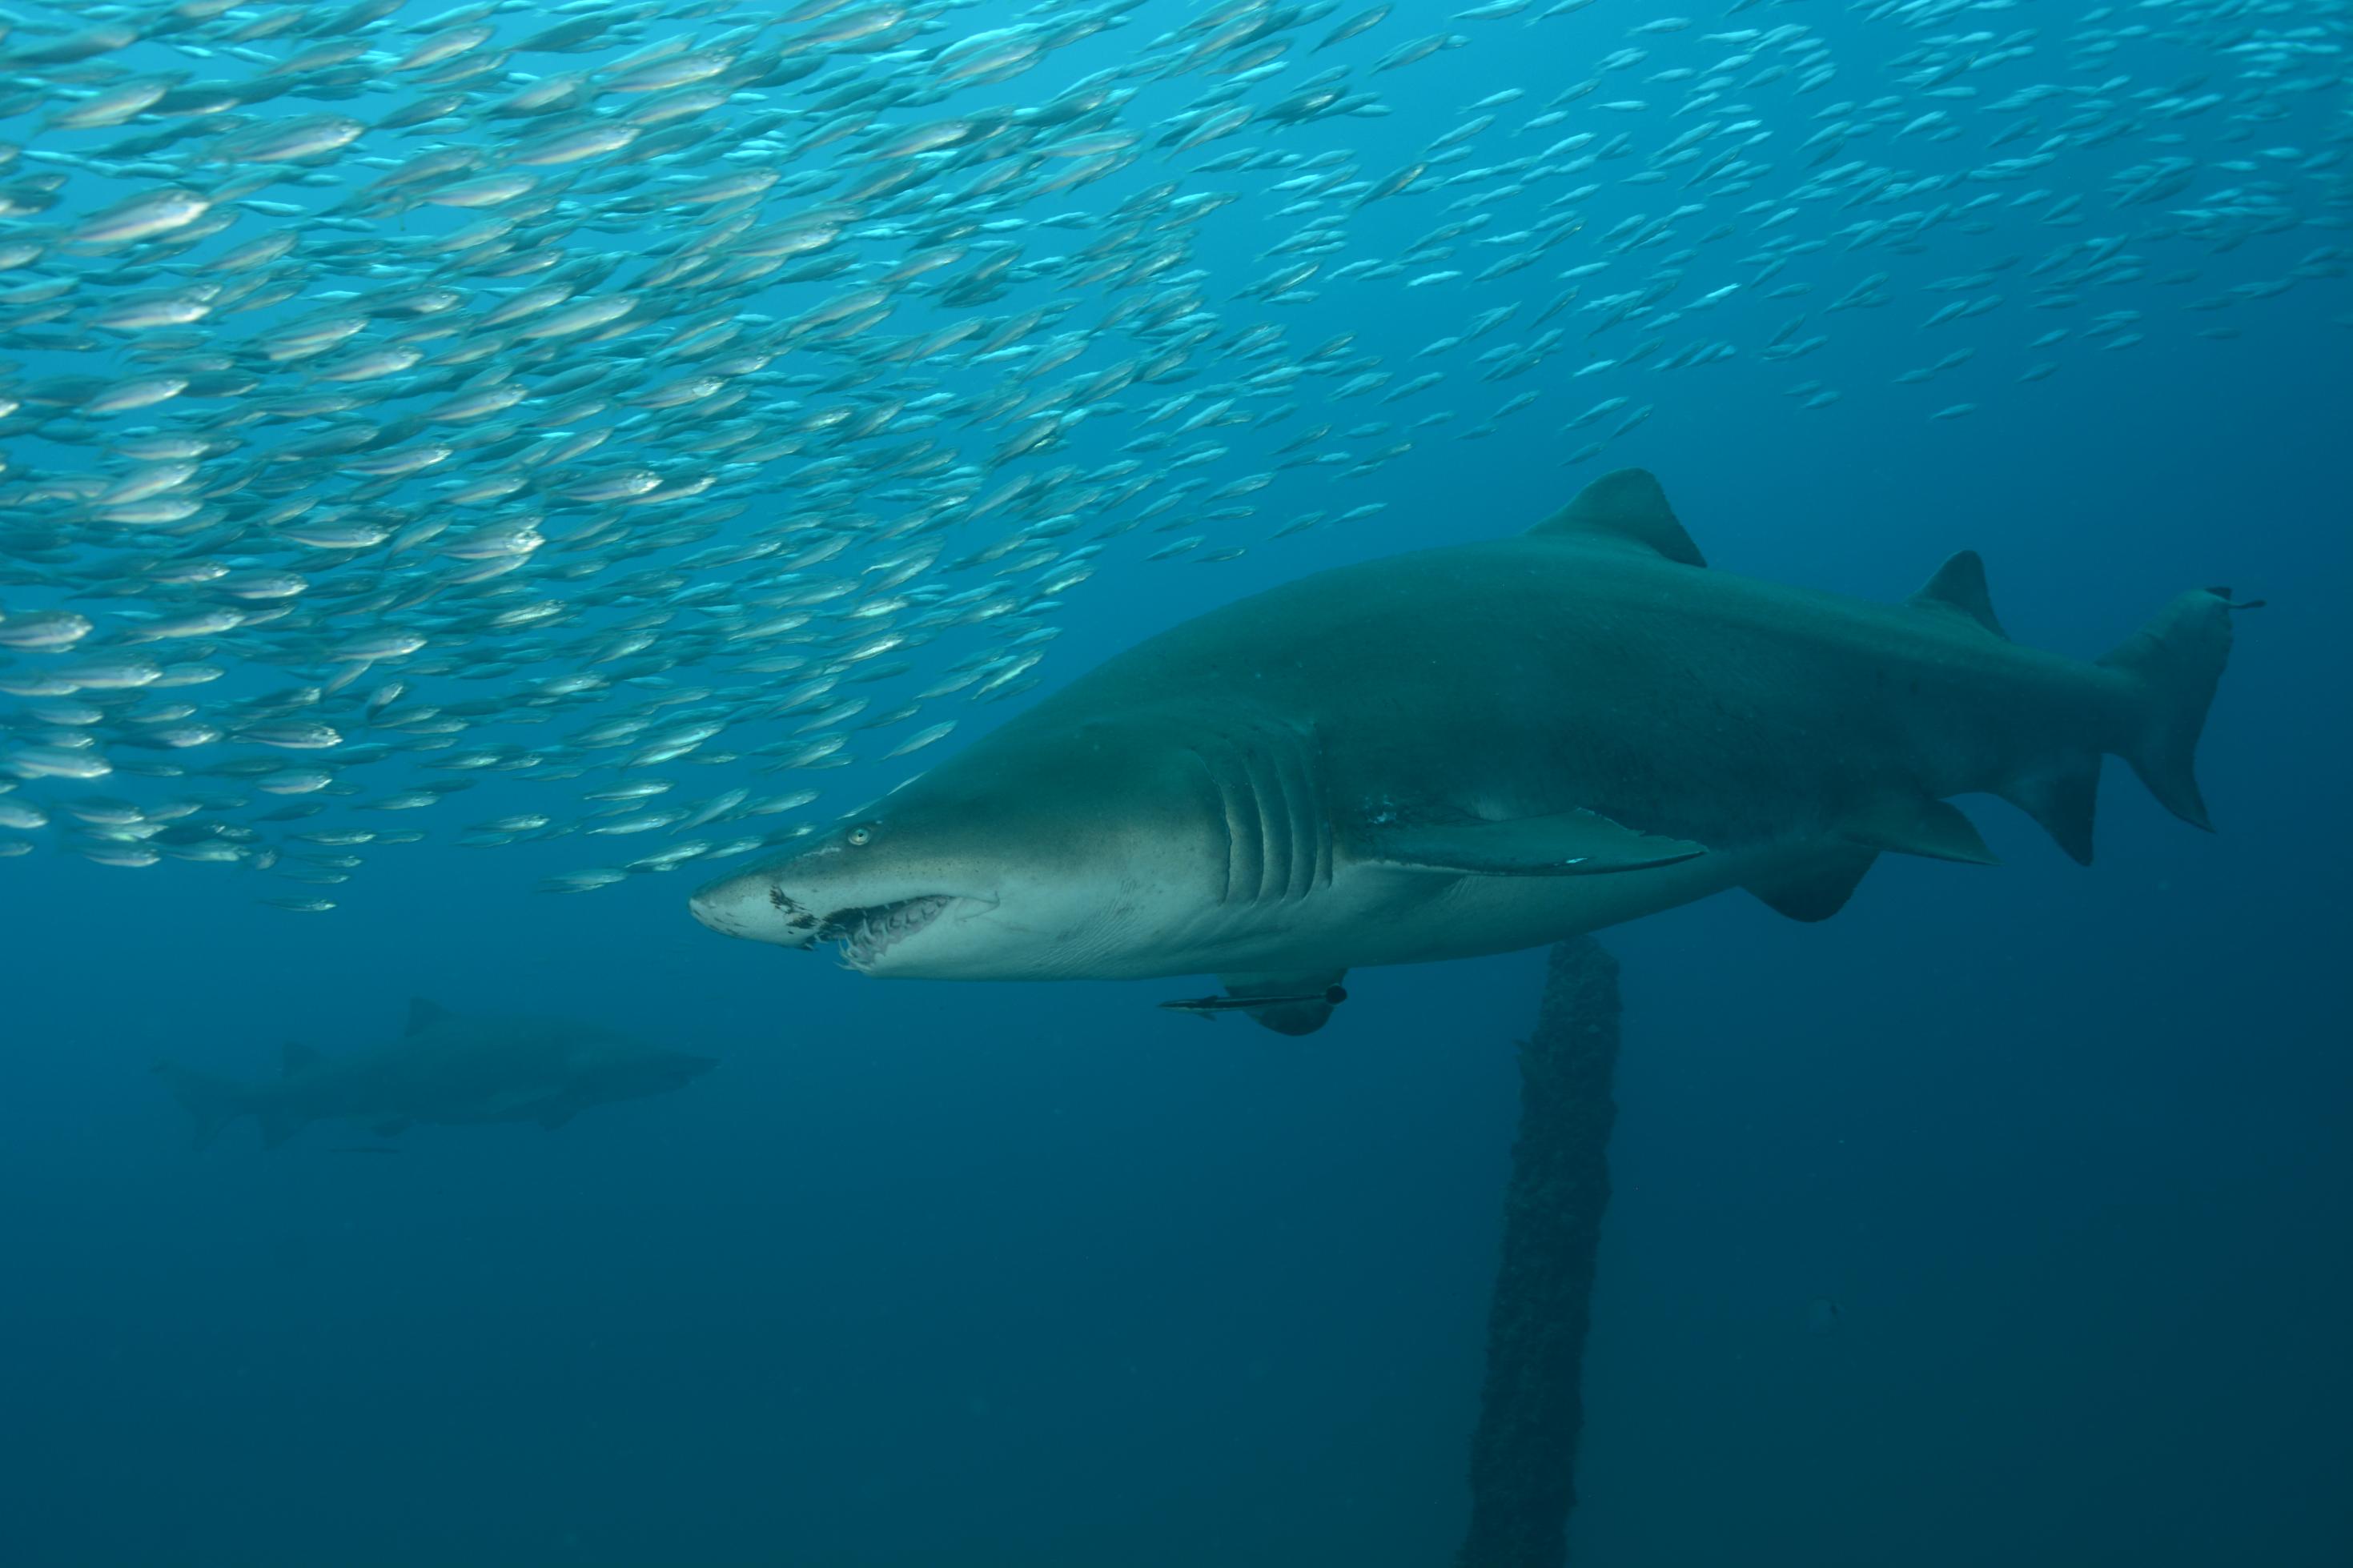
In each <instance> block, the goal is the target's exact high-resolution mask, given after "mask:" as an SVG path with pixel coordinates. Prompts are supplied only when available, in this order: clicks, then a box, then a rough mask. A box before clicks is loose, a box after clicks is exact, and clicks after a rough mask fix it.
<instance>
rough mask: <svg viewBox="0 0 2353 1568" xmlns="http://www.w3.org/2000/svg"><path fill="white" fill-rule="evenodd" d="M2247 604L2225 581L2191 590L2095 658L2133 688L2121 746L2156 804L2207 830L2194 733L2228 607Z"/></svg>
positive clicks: (2218, 670) (2220, 659) (2202, 717)
mask: <svg viewBox="0 0 2353 1568" xmlns="http://www.w3.org/2000/svg"><path fill="white" fill-rule="evenodd" d="M2247 608H2253V606H2252V605H2233V604H2232V603H2231V594H2230V590H2229V589H2227V588H2200V589H2194V590H2192V591H2191V592H2189V593H2187V594H2184V595H2180V596H2179V598H2177V599H2175V600H2174V601H2173V602H2172V603H2171V604H2169V605H2166V606H2165V608H2163V609H2162V610H2159V611H2158V613H2157V616H2156V617H2155V618H2154V619H2152V620H2151V621H2150V622H2149V623H2148V624H2147V626H2143V627H2141V629H2140V630H2138V631H2137V632H2135V633H2133V635H2132V636H2130V637H2126V639H2125V640H2124V642H2123V643H2122V644H2120V645H2119V646H2118V647H2116V650H2115V651H2114V652H2112V653H2110V654H2108V655H2107V656H2106V657H2105V658H2102V659H2101V660H2100V663H2101V664H2102V665H2104V666H2105V667H2106V668H2109V669H2113V670H2115V671H2116V673H2117V674H2119V675H2122V676H2124V677H2126V679H2129V680H2130V681H2132V682H2133V684H2134V685H2135V686H2136V687H2137V689H2138V695H2139V698H2140V719H2139V725H2138V728H2137V732H2135V733H2134V734H2132V735H2130V736H2128V737H2127V738H2126V741H2125V742H2124V744H2123V745H2122V746H2121V747H2119V748H2118V750H2119V752H2120V753H2121V754H2122V756H2123V757H2124V759H2125V761H2126V762H2128V763H2131V764H2132V769H2133V772H2135V773H2138V774H2139V775H2140V782H2141V783H2143V784H2147V786H2148V792H2149V794H2151V795H2155V796H2157V801H2158V805H2162V806H2163V807H2165V809H2166V810H2168V811H2169V812H2171V813H2173V815H2174V816H2178V817H2179V818H2181V820H2182V821H2184V822H2187V823H2189V825H2190V826H2193V827H2202V828H2205V829H2206V830H2207V831H2209V832H2211V831H2213V827H2214V824H2213V821H2212V820H2211V818H2210V817H2208V816H2207V815H2206V801H2205V797H2204V796H2203V795H2200V794H2199V793H2198V775H2197V773H2196V771H2195V763H2196V762H2197V754H2198V735H2199V732H2200V731H2202V730H2203V729H2205V727H2206V709H2207V707H2208V705H2209V704H2211V702H2212V701H2213V700H2214V687H2215V685H2216V683H2217V682H2219V681H2220V680H2221V679H2222V666H2223V664H2224V663H2225V662H2226V661H2227V660H2228V659H2229V658H2230V657H2231V612H2232V610H2233V609H2247Z"/></svg>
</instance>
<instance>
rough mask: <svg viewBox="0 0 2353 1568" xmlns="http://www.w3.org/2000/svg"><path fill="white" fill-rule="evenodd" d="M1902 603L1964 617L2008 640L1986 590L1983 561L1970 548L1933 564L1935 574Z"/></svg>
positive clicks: (1938, 612) (2008, 637)
mask: <svg viewBox="0 0 2353 1568" xmlns="http://www.w3.org/2000/svg"><path fill="white" fill-rule="evenodd" d="M1905 604H1907V605H1911V606H1912V607H1913V608H1914V609H1915V610H1929V611H1933V612H1935V613H1936V614H1937V615H1940V616H1950V615H1961V616H1968V618H1969V619H1970V620H1973V621H1975V622H1976V623H1977V624H1978V625H1979V626H1983V627H1984V628H1985V629H1986V630H1988V631H1989V632H1991V633H1992V634H1993V635H1994V636H1996V637H2000V638H2001V640H2002V641H2004V642H2008V641H2009V640H2010V634H2009V633H2008V632H2006V631H2003V630H2002V629H2001V622H2000V620H1999V619H1997V618H1996V617H1995V616H1994V613H1993V595H1991V594H1989V593H1988V592H1987V591H1986V578H1985V562H1984V561H1983V560H1981V559H1979V558H1978V552H1976V551H1974V550H1964V551H1962V552H1960V553H1959V554H1958V555H1956V556H1954V557H1953V558H1952V559H1951V560H1949V561H1947V562H1946V563H1944V564H1943V565H1942V566H1939V567H1937V568H1936V575H1935V576H1934V577H1931V578H1929V579H1928V581H1927V583H1926V585H1924V586H1923V587H1922V588H1921V590H1920V591H1919V592H1918V593H1916V594H1915V595H1912V596H1911V597H1910V598H1909V599H1906V600H1905Z"/></svg>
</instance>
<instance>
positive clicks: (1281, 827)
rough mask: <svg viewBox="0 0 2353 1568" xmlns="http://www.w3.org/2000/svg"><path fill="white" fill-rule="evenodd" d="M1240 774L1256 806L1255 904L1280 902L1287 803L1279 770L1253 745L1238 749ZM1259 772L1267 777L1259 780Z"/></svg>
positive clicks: (1286, 869) (1287, 885)
mask: <svg viewBox="0 0 2353 1568" xmlns="http://www.w3.org/2000/svg"><path fill="white" fill-rule="evenodd" d="M1241 759H1242V775H1243V777H1244V778H1246V779H1248V780H1249V781H1250V799H1251V802H1252V803H1253V804H1254V805H1257V807H1258V831H1259V845H1260V854H1259V873H1258V875H1259V880H1258V896H1259V901H1260V902H1261V903H1265V902H1280V901H1281V900H1284V899H1287V898H1288V897H1290V895H1291V872H1292V864H1291V855H1292V833H1291V802H1290V800H1289V798H1288V796H1287V795H1286V794H1285V792H1284V790H1283V787H1282V784H1283V779H1282V766H1281V764H1280V763H1278V762H1276V760H1275V759H1274V757H1273V756H1272V755H1271V754H1270V753H1268V752H1265V751H1262V750H1261V748H1259V747H1256V746H1244V747H1243V748H1241ZM1261 769H1263V770H1264V771H1265V772H1266V773H1268V774H1269V775H1270V776H1269V777H1268V778H1266V779H1265V780H1263V781H1261V779H1260V777H1259V773H1260V772H1261Z"/></svg>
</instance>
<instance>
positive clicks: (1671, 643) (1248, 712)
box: [975, 531, 2110, 847]
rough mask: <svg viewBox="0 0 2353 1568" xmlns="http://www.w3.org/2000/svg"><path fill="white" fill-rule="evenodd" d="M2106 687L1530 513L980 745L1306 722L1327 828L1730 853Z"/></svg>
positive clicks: (1912, 624) (1361, 579)
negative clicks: (1386, 827) (1419, 821)
mask: <svg viewBox="0 0 2353 1568" xmlns="http://www.w3.org/2000/svg"><path fill="white" fill-rule="evenodd" d="M2109 696H2110V693H2109V692H2108V690H2107V687H2106V686H2105V685H2104V683H2103V679H2102V672H2100V671H2099V670H2097V669H2095V668H2094V667H2092V666H2089V665H2086V664H2082V663H2078V662H2075V661H2072V660H2067V659H2063V658H2055V657H2052V656H2050V655H2046V654H2042V653H2038V652H2035V651H2033V650H2031V649H2026V648H2021V647H2018V646H2017V645H2016V644H2014V643H2011V642H2010V641H2009V640H2008V639H2007V638H2005V637H2002V636H2000V633H1999V631H1998V630H1989V628H1988V627H1987V626H1985V625H1981V624H1979V623H1978V621H1976V620H1974V619H1972V618H1971V617H1970V616H1968V615H1965V614H1957V613H1951V612H1950V611H1949V609H1948V607H1947V606H1944V605H1937V604H1928V605H1873V604H1869V603H1865V602H1862V601H1858V600H1853V599H1848V598H1844V597H1841V596H1839V595H1830V594H1822V593H1817V592H1811V591H1809V590H1805V589H1799V588H1789V587H1784V586H1780V585H1778V584H1767V583H1761V582H1757V581H1755V580H1753V579H1748V578H1744V577H1740V576H1737V575H1735V574H1727V573H1722V572H1717V571H1715V570H1712V569H1710V568H1707V567H1705V566H1702V565H1698V564H1694V563H1688V562H1685V561H1679V560H1674V559H1671V558H1669V557H1668V556H1665V555H1662V554H1660V553H1658V552H1656V551H1655V550H1654V549H1652V548H1651V547H1649V546H1647V545H1646V544H1644V543H1642V542H1640V541H1635V540H1629V539H1626V538H1623V537H1620V536H1615V535H1610V534H1598V533H1593V532H1589V531H1536V532H1534V533H1529V534H1525V535H1521V536H1518V537H1514V538H1507V539H1502V540H1495V541H1490V542H1479V543H1472V544H1463V545H1456V546H1451V547H1446V548H1441V549H1437V550H1430V551H1424V552H1418V553H1415V554H1409V555H1404V556H1398V557H1392V558H1389V559H1385V560H1380V561H1374V562H1368V563H1363V564H1360V565H1353V566H1347V567H1342V568H1337V569H1335V570H1333V571H1329V572H1324V573H1322V574H1317V575H1315V576H1313V577H1309V578H1306V579H1303V580H1302V581H1300V582H1297V583H1293V584H1287V585H1285V586H1282V587H1280V588H1276V589H1273V590H1271V591H1270V592H1268V593H1265V594H1261V595H1257V596H1255V597H1252V598H1250V599H1245V600H1242V601H1240V602H1238V603H1236V604H1233V605H1227V606H1225V607H1223V608H1221V609H1219V610H1215V611H1212V612H1210V613H1209V614H1208V615H1205V616H1200V617H1198V619H1195V620H1193V621H1189V622H1187V623H1186V624H1185V625H1183V626H1177V627H1176V628H1174V629H1173V630H1171V631H1169V632H1166V633H1164V634H1162V635H1160V636H1159V637H1155V638H1152V639H1151V640H1149V641H1147V642H1145V643H1143V644H1141V645H1139V646H1138V647H1135V648H1133V649H1131V650H1129V651H1128V652H1127V653H1125V654H1123V655H1121V656H1119V657H1117V658H1113V659H1111V660H1110V661H1108V662H1107V663H1105V664H1103V666H1101V667H1100V668H1097V669H1095V670H1093V671H1092V672H1091V673H1089V674H1088V675H1086V676H1083V677H1082V678H1081V679H1078V680H1076V681H1074V682H1072V683H1071V686H1069V687H1068V688H1066V689H1064V690H1063V691H1061V692H1060V693H1058V694H1057V695H1056V696H1054V697H1052V698H1050V699H1049V700H1046V701H1044V702H1042V703H1040V704H1039V706H1038V707H1037V708H1035V709H1033V710H1031V711H1030V712H1029V713H1028V714H1027V715H1025V716H1023V717H1022V718H1021V719H1019V720H1017V721H1014V722H1013V723H1010V724H1008V725H1007V726H1006V727H1005V728H1004V729H1003V730H1001V731H997V734H995V735H994V736H992V737H990V738H989V740H988V741H987V742H983V744H984V745H985V746H989V747H1001V748H1003V754H1004V756H1005V758H1006V760H1007V762H1008V764H1009V763H1012V762H1013V760H1014V759H1015V758H1016V757H1017V756H1018V754H1019V753H1020V752H1022V751H1023V750H1024V749H1025V748H1026V747H1027V745H1028V744H1029V740H1030V738H1031V737H1034V736H1037V735H1039V734H1040V733H1046V732H1052V731H1061V730H1066V729H1068V728H1069V727H1070V726H1071V725H1074V724H1078V723H1083V722H1088V721H1097V720H1100V719H1102V718H1103V717H1104V716H1115V717H1116V718H1117V719H1118V720H1120V721H1128V722H1134V721H1142V716H1145V715H1162V716H1165V718H1166V722H1167V723H1168V724H1169V725H1170V726H1171V727H1172V729H1176V730H1179V731H1182V730H1187V729H1190V730H1194V731H1219V730H1220V729H1232V730H1236V731H1241V730H1246V729H1249V728H1250V727H1258V728H1261V729H1263V730H1268V731H1297V732H1300V733H1302V734H1303V735H1305V736H1307V737H1311V739H1310V740H1309V741H1308V742H1306V744H1307V748H1308V750H1309V751H1310V752H1312V754H1313V755H1314V758H1315V760H1316V766H1317V767H1318V768H1319V769H1320V771H1321V776H1322V780H1323V784H1324V793H1325V795H1326V797H1327V800H1328V803H1329V805H1330V806H1331V808H1332V810H1333V811H1334V813H1335V816H1337V818H1338V819H1339V820H1340V822H1341V823H1342V824H1343V825H1344V826H1345V824H1346V823H1347V822H1348V821H1349V820H1351V819H1354V818H1360V817H1362V816H1367V815H1370V816H1378V815H1380V814H1381V813H1383V812H1385V811H1389V810H1403V811H1408V812H1412V811H1428V810H1451V811H1459V812H1463V813H1467V814H1470V815H1472V816H1482V817H1488V818H1515V817H1524V816H1543V815H1546V814H1549V813H1555V812H1559V811H1566V810H1576V809H1583V810H1589V811H1595V812H1599V813H1601V814H1603V815H1605V816H1609V817H1611V818H1613V819H1615V820H1617V821H1620V822H1623V823H1626V824H1629V825H1630V826H1637V827H1641V828H1642V829H1644V830H1647V831H1651V832H1660V833H1671V834H1673V835H1675V836H1677V837H1688V838H1693V839H1697V840H1700V841H1702V842H1704V843H1708V844H1711V845H1714V846H1716V847H1730V846H1732V845H1736V844H1738V843H1740V842H1743V841H1747V840H1753V839H1756V838H1760V837H1787V836H1789V835H1791V834H1807V833H1814V832H1820V831H1826V830H1828V829H1829V828H1831V826H1835V824H1836V823H1837V822H1838V821H1839V820H1840V819H1841V818H1842V817H1844V816H1849V815H1852V814H1854V813H1856V812H1860V811H1863V810H1867V809H1869V808H1870V806H1871V805H1872V804H1873V800H1874V798H1875V797H1878V796H1883V795H1904V796H1906V797H1912V796H1918V797H1921V798H1936V797H1939V796H1942V795H1949V794H1954V793H1957V792H1960V791H1963V790H1967V789H1982V788H1990V787H1993V785H1994V784H1995V782H1996V781H1997V780H1998V779H1999V778H2000V776H2001V775H2002V773H2004V771H2005V770H2006V769H2009V768H2011V767H2014V766H2016V765H2021V764H2022V763H2026V762H2029V761H2031V758H2032V756H2033V755H2034V754H2035V753H2036V752H2038V751H2039V750H2041V749H2042V748H2043V747H2046V746H2051V747H2058V746H2067V747H2077V748H2080V747H2081V746H2083V745H2084V741H2085V726H2086V723H2087V721H2089V722H2091V723H2093V724H2094V726H2095V727H2096V725H2097V724H2098V723H2099V722H2100V710H2101V707H2102V704H2103V703H2104V701H2105V700H2108V698H2109ZM1237 738H1238V739H1239V738H1240V737H1239V736H1238V737H1237ZM2094 741H2095V742H2096V736H2095V737H2094ZM979 750H980V748H975V752H976V753H977V752H979ZM975 761H976V762H978V761H980V758H979V757H978V756H977V755H976V756H975Z"/></svg>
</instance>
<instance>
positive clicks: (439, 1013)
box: [406, 996, 457, 1035]
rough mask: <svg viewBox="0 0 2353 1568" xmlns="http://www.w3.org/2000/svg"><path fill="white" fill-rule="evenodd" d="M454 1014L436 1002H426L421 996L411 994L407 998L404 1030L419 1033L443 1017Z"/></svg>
mask: <svg viewBox="0 0 2353 1568" xmlns="http://www.w3.org/2000/svg"><path fill="white" fill-rule="evenodd" d="M456 1016H457V1015H456V1014H454V1013H452V1012H450V1011H449V1009H448V1008H447V1007H444V1006H443V1005H441V1004H440V1003H438V1002H428V1001H427V1000H426V999H425V998H424V997H422V996H411V997H410V998H409V999H408V1028H407V1030H406V1032H407V1033H409V1034H412V1035H421V1034H423V1033H424V1032H425V1031H426V1030H427V1029H429V1028H431V1027H432V1026H434V1025H436V1024H438V1023H440V1022H442V1021H443V1020H444V1019H448V1018H454V1017H456Z"/></svg>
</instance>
